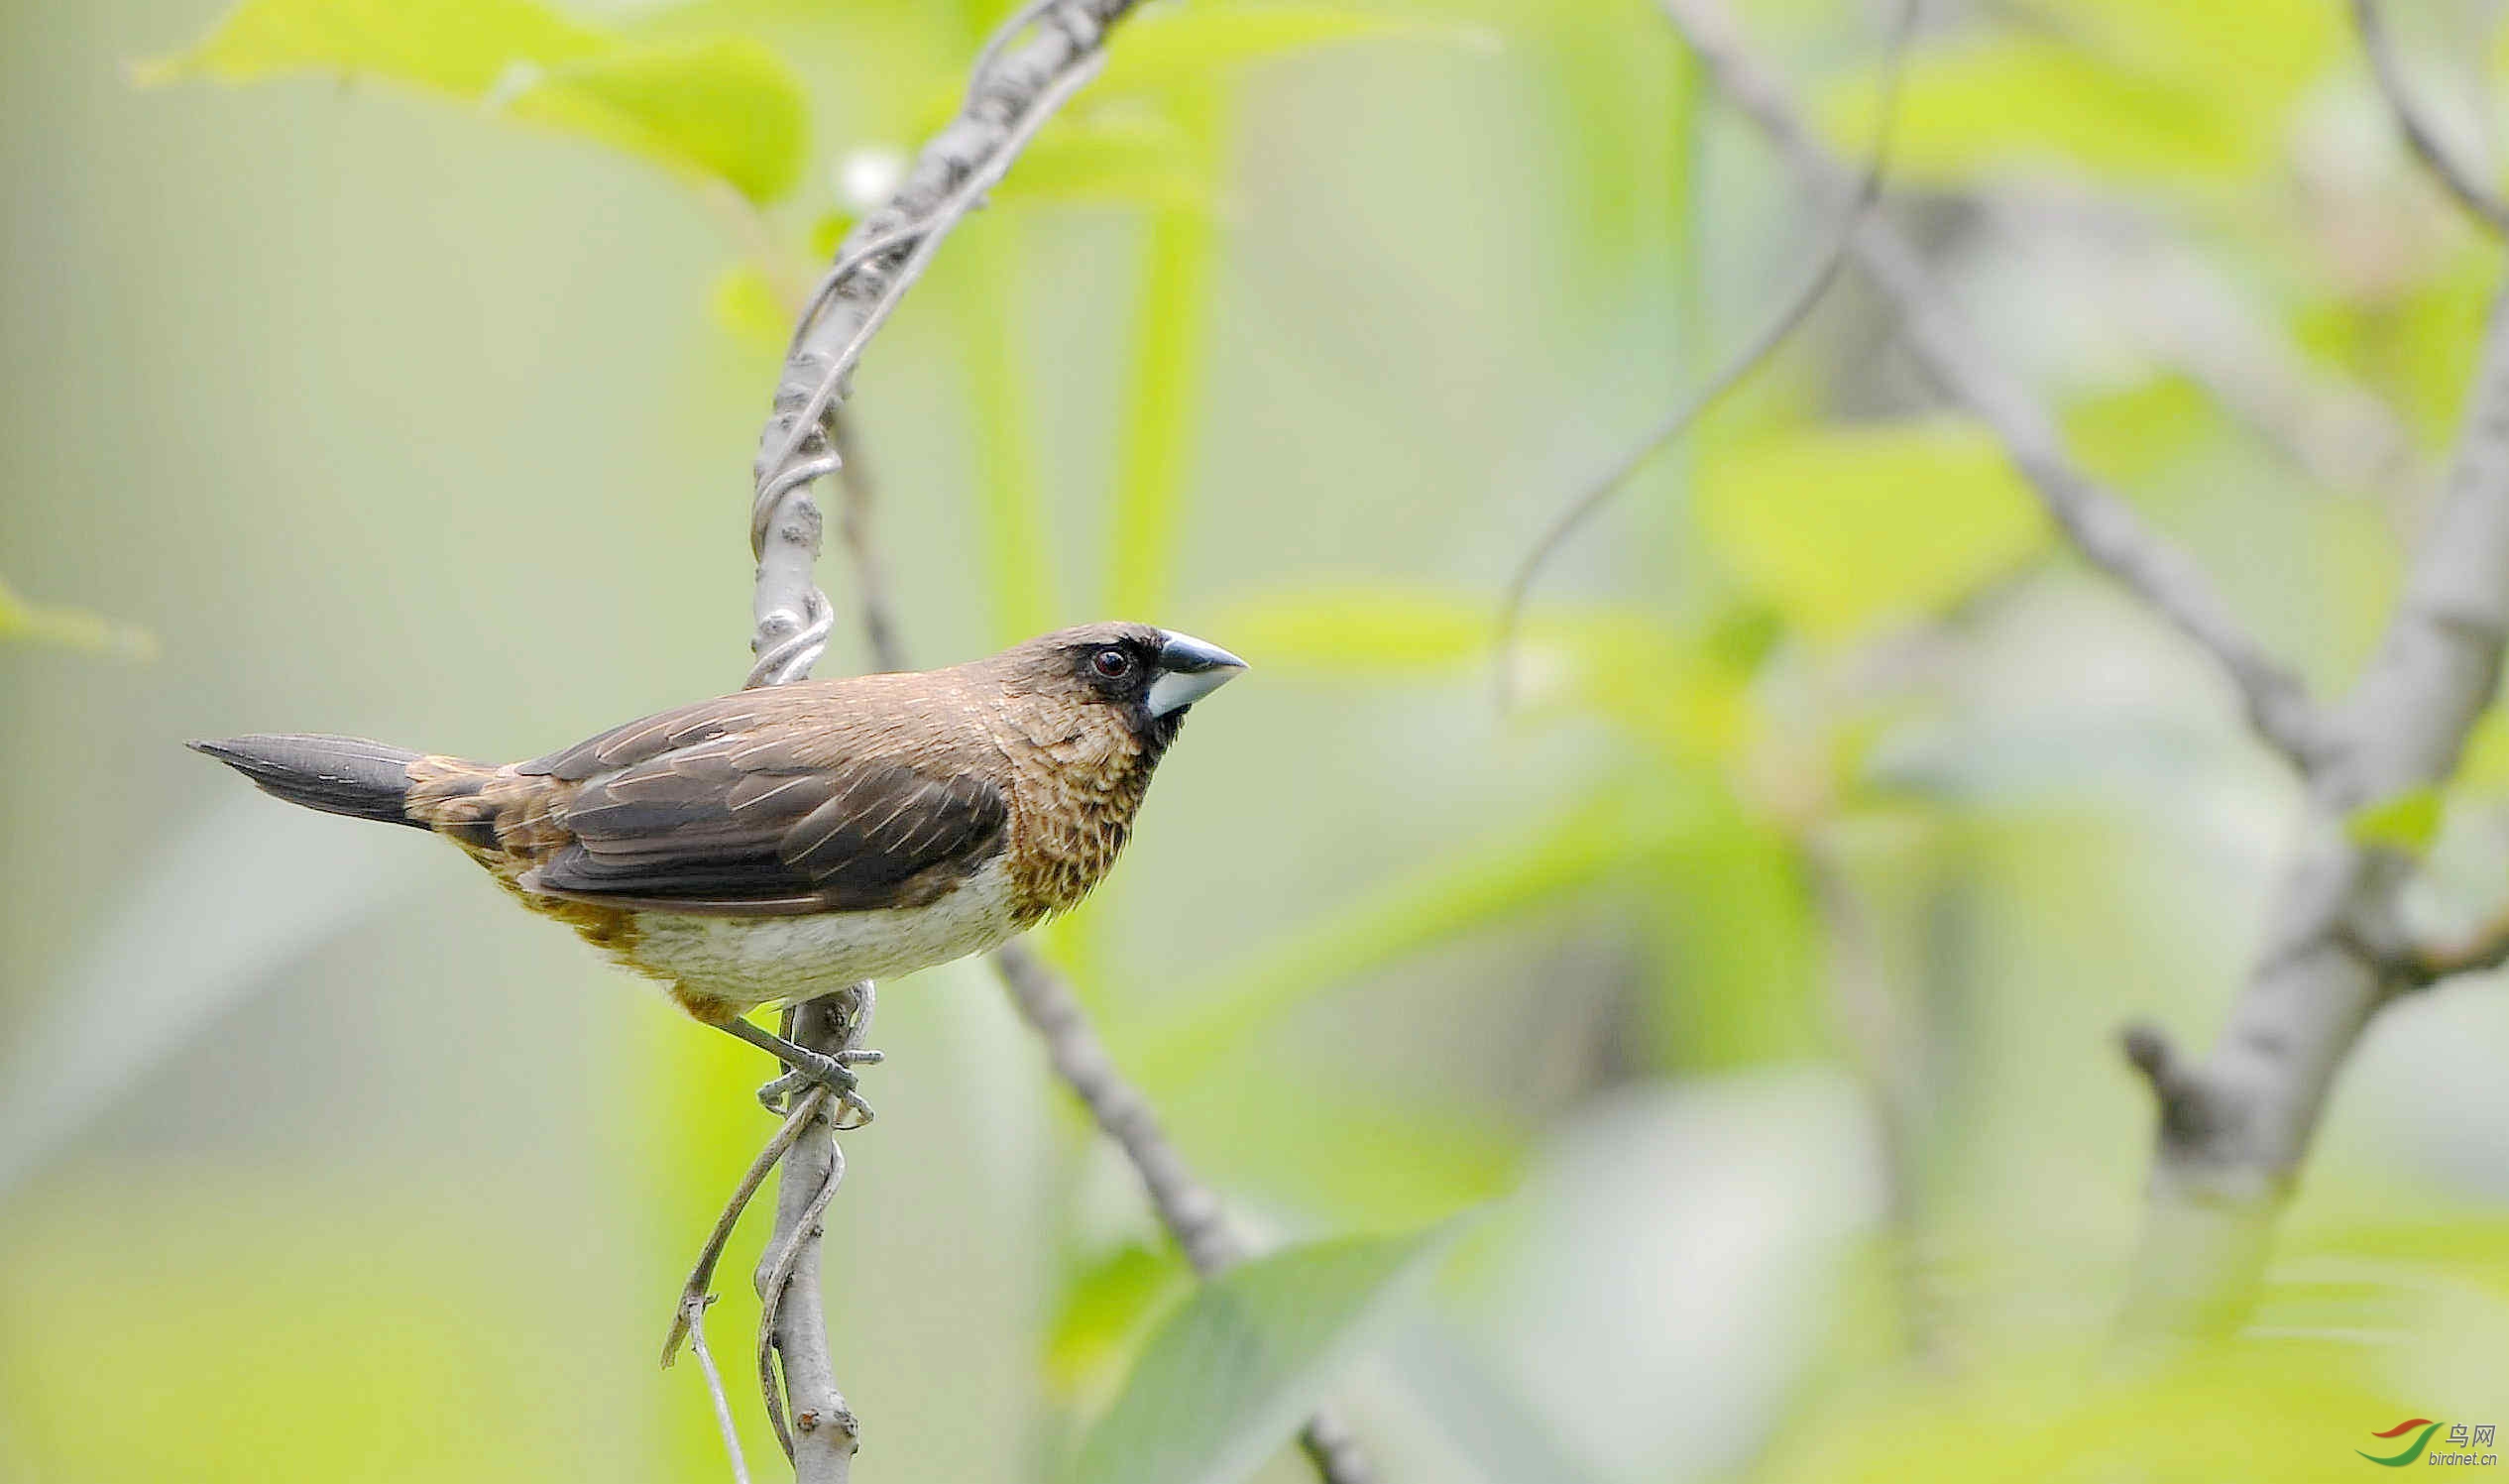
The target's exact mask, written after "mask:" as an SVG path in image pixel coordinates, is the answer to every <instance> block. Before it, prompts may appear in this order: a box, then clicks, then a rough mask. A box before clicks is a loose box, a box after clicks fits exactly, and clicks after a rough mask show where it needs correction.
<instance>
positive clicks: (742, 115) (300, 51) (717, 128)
mask: <svg viewBox="0 0 2509 1484" xmlns="http://www.w3.org/2000/svg"><path fill="white" fill-rule="evenodd" d="M305 71H334V72H345V73H348V74H350V75H353V76H372V77H382V78H386V79H389V80H391V81H395V82H400V83H406V84H409V85H411V86H416V87H423V88H428V89H431V90H433V91H437V92H443V93H449V94H451V95H452V96H454V97H457V98H461V99H464V100H466V101H469V102H474V103H479V104H481V105H483V106H484V107H487V108H490V109H493V110H497V111H501V112H503V113H506V114H509V115H511V116H513V117H514V118H517V119H523V120H527V121H530V122H533V123H537V124H542V125H545V126H547V127H550V128H554V129H558V130H561V131H564V132H567V133H571V134H576V135H580V136H583V137H586V138H590V139H594V140H598V141H600V142H601V143H603V144H606V145H609V146H611V147H612V148H614V149H619V150H622V151H625V152H627V153H628V154H632V155H636V156H638V157H641V158H643V159H647V160H651V161H654V162H656V163H658V164H661V165H663V166H665V167H667V168H669V169H671V170H673V171H678V172H680V173H682V174H692V175H700V176H705V177H709V178H714V179H720V180H722V181H724V182H726V183H727V184H729V185H731V186H732V187H733V188H734V189H736V190H738V191H740V192H741V194H742V195H745V196H747V197H748V198H749V199H750V200H752V201H759V202H764V201H768V200H772V199H774V198H775V197H777V196H779V195H781V194H783V193H784V192H785V191H786V190H788V189H790V188H791V186H792V184H793V181H794V180H795V179H796V178H797V177H798V176H799V174H800V171H801V162H802V154H803V150H804V148H805V145H806V143H807V139H808V133H809V129H808V122H807V110H806V107H805V105H804V103H803V95H802V90H801V84H800V82H799V81H798V79H796V78H795V77H794V76H793V74H792V70H791V68H789V67H787V66H786V65H785V64H784V62H783V60H782V59H781V58H780V57H777V56H776V55H775V54H774V53H773V52H770V51H768V50H767V49H766V48H765V47H764V46H763V45H761V44H760V43H758V42H755V41H752V40H749V39H746V38H692V39H688V40H666V41H654V42H630V41H626V40H623V39H621V38H619V37H615V36H612V35H610V34H608V33H606V32H601V31H596V30H594V29H592V28H590V27H587V26H583V25H580V24H578V23H576V22H574V21H571V20H568V19H567V18H565V17H564V16H562V15H560V14H558V13H557V12H555V11H553V10H550V9H548V8H546V7H544V6H541V5H537V4H533V3H531V0H244V3H243V4H241V5H239V6H237V7H236V8H235V9H234V10H232V11H230V12H228V14H227V17H226V19H225V20H223V21H221V22H220V23H219V24H218V26H217V28H216V29H215V30H213V31H211V32H210V34H209V35H208V37H207V38H205V39H204V40H202V41H201V42H200V44H199V45H197V46H195V47H193V48H191V49H190V50H189V51H187V52H183V53H180V54H178V55H176V56H173V57H166V58H163V59H161V60H158V61H155V62H150V63H148V64H146V65H144V66H142V67H141V68H140V69H139V73H138V75H139V78H140V80H141V81H142V82H144V83H160V82H169V81H174V80H177V79H182V78H190V77H207V78H211V79H214V80H216V81H220V82H228V83H245V82H258V81H261V80H263V79H265V78H269V77H275V76H284V75H286V74H289V73H295V72H305Z"/></svg>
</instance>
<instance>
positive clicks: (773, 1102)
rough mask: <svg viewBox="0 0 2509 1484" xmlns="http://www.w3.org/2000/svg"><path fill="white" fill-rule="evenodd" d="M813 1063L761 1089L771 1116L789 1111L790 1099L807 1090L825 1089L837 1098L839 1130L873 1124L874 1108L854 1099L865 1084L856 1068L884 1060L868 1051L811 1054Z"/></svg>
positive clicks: (760, 1092)
mask: <svg viewBox="0 0 2509 1484" xmlns="http://www.w3.org/2000/svg"><path fill="white" fill-rule="evenodd" d="M806 1055H807V1056H808V1057H809V1058H810V1060H808V1061H806V1062H802V1063H799V1064H798V1065H796V1066H794V1067H793V1068H792V1070H791V1071H788V1072H786V1073H785V1074H784V1075H783V1076H781V1077H779V1078H777V1079H775V1080H774V1081H773V1082H770V1083H767V1084H765V1085H763V1086H761V1087H759V1088H758V1102H759V1103H760V1104H761V1105H762V1106H764V1107H765V1108H766V1110H767V1111H768V1112H770V1113H784V1112H788V1111H790V1099H791V1098H792V1097H793V1096H794V1095H795V1094H796V1093H799V1092H800V1091H802V1090H803V1089H804V1088H807V1087H825V1088H827V1089H828V1090H829V1091H830V1092H832V1093H834V1094H836V1102H837V1111H836V1124H837V1127H838V1128H840V1129H856V1128H860V1127H861V1126H862V1125H864V1124H866V1123H868V1122H870V1121H871V1119H872V1117H873V1116H874V1114H873V1113H872V1111H871V1105H870V1104H869V1103H867V1102H864V1101H863V1100H862V1099H861V1098H860V1097H858V1096H856V1095H855V1089H856V1088H857V1087H859V1086H860V1085H861V1083H862V1080H861V1079H860V1078H858V1077H855V1075H854V1072H853V1069H854V1068H855V1067H871V1066H876V1065H878V1064H879V1063H880V1062H881V1061H883V1060H885V1059H884V1058H883V1057H882V1056H881V1055H880V1053H878V1052H876V1051H871V1050H868V1049H867V1048H866V1049H848V1050H845V1051H840V1052H836V1053H833V1054H828V1053H822V1052H808V1053H806Z"/></svg>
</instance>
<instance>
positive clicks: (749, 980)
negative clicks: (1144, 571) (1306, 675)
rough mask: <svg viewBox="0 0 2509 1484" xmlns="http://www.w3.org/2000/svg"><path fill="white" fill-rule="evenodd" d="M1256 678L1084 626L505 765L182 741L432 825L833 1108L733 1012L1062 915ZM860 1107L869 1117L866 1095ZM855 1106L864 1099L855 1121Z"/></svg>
mask: <svg viewBox="0 0 2509 1484" xmlns="http://www.w3.org/2000/svg"><path fill="white" fill-rule="evenodd" d="M1244 669H1245V661H1243V660H1241V659H1239V658H1237V657H1236V656H1235V655H1233V654H1231V653H1229V652H1228V651H1227V650H1225V649H1222V648H1219V647H1218V646H1216V645H1213V644H1207V643H1204V642H1202V641H1201V640H1200V639H1196V638H1190V637H1188V636H1186V635H1184V634H1181V633H1171V632H1168V631H1167V630H1165V629H1159V628H1150V627H1149V626H1147V625H1142V624H1093V625H1088V626H1085V627H1083V628H1066V629H1062V630H1060V631H1058V632H1055V633H1049V634H1046V635H1045V636H1043V637H1042V638H1034V639H1030V640H1029V641H1028V642H1026V643H1024V644H1018V645H1015V646H1013V647H1011V648H1009V649H1005V650H1003V651H1002V652H1001V653H999V654H996V655H993V656H991V657H990V658H986V659H979V660H974V661H972V662H970V663H968V664H962V665H953V666H951V667H950V668H948V669H942V670H927V671H921V672H914V673H892V674H879V675H857V676H854V677H851V678H849V679H844V680H814V681H805V682H802V683H799V684H795V685H786V686H777V687H773V688H770V689H763V690H750V691H742V692H741V693H740V694H738V695H732V696H725V697H722V698H721V699H719V700H713V701H700V702H698V703H697V704H695V705H693V706H683V707H681V708H679V709H678V710H676V711H666V712H662V713H660V714H659V715H656V716H649V717H645V718H642V719H641V720H638V721H633V722H629V723H627V725H626V726H624V727H614V728H612V729H611V730H609V731H607V732H604V733H602V734H601V735H600V736H598V737H594V738H592V739H590V740H588V741H585V742H578V743H576V744H575V745H574V746H571V747H567V748H564V749H562V750H559V751H556V752H551V753H549V754H548V755H546V756H544V757H537V758H533V759H532V760H531V761H529V762H513V763H507V764H505V765H504V766H502V767H501V766H498V765H496V764H494V763H485V762H472V761H468V760H466V759H464V758H459V757H447V756H442V755H439V754H433V753H421V752H413V751H409V750H407V749H405V748H401V747H394V746H388V745H386V744H384V743H382V742H365V741H362V740H359V739H356V738H346V737H324V736H311V735H291V736H251V737H237V738H229V739H227V740H226V741H223V742H193V743H191V745H192V746H193V747H194V748H196V749H198V750H199V751H202V752H206V753H208V754H209V755H210V756H212V757H215V758H217V759H218V760H219V761H221V762H224V763H226V764H228V765H229V766H231V767H233V768H235V769H236V770H237V771H239V772H241V773H243V774H244V775H245V776H246V777H248V778H250V779H252V780H253V782H254V783H255V784H257V785H259V786H260V787H261V789H262V790H263V791H264V792H266V793H270V794H273V795H276V796H277V797H279V798H282V799H285V800H287V801H288V802H289V803H291V804H302V805H304V806H305V807H306V808H309V809H320V810H325V811H328V812H329V813H332V814H345V815H349V816H352V817H354V818H357V819H371V820H381V821H384V822H386V823H388V824H396V825H412V826H415V827H417V828H419V829H424V830H432V831H434V832H435V833H436V834H439V835H442V836H444V837H446V838H447V839H449V840H451V841H452V842H453V843H454V844H456V845H458V846H460V847H461V848H462V849H463V850H465V851H467V852H468V853H469V854H470V856H471V858H473V859H474V860H477V861H478V862H479V863H480V864H482V865H484V866H486V867H488V869H489V870H490V872H492V873H493V874H494V875H495V876H496V877H497V879H498V880H499V881H501V882H503V883H504V884H505V885H506V886H507V888H508V889H510V890H512V891H513V893H514V894H515V895H516V896H517V897H519V898H520V899H521V901H522V903H523V905H525V906H527V907H529V908H531V909H532V910H533V911H535V912H539V913H541V914H542V915H544V916H548V917H554V918H556V919H558V920H559V921H561V922H564V923H566V924H568V925H569V926H571V927H573V928H574V929H575V931H576V932H578V933H580V934H582V935H583V936H584V937H585V938H586V939H587V940H588V941H590V942H591V943H592V944H594V945H595V946H596V947H598V948H600V949H602V950H603V951H604V952H606V953H608V954H609V955H610V956H611V957H612V958H614V959H616V960H618V961H619V962H620V963H622V964H625V965H627V967H628V968H630V969H634V970H638V971H640V972H643V973H646V974H649V975H651V976H652V977H654V978H657V979H660V980H661V981H663V982H664V983H665V984H667V985H668V986H669V990H670V994H671V997H672V998H673V999H675V1000H677V1001H678V1002H679V1005H680V1007H681V1008H682V1009H685V1010H686V1011H687V1012H688V1013H689V1014H691V1015H694V1016H695V1017H697V1018H698V1019H699V1020H702V1021H704V1022H705V1023H707V1024H708V1025H712V1026H717V1027H720V1028H722V1029H724V1030H726V1031H729V1032H731V1033H732V1034H733V1035H735V1036H738V1037H740V1038H741V1040H743V1041H747V1042H749V1043H751V1044H752V1045H755V1046H759V1047H762V1048H764V1049H765V1050H767V1051H770V1052H773V1053H774V1054H775V1055H776V1056H778V1057H780V1058H782V1059H783V1061H784V1062H785V1063H786V1064H787V1065H789V1066H790V1067H791V1068H792V1069H793V1072H792V1074H790V1075H789V1076H788V1077H786V1078H783V1079H779V1081H778V1082H777V1083H772V1084H768V1086H767V1087H766V1088H764V1089H761V1093H762V1095H765V1096H768V1097H769V1099H770V1101H771V1100H772V1098H773V1097H774V1096H776V1095H778V1094H780V1093H781V1092H783V1091H787V1090H790V1089H791V1087H792V1086H794V1085H796V1084H798V1081H801V1080H807V1081H810V1082H816V1083H820V1084H825V1085H827V1086H829V1087H830V1088H832V1089H834V1090H835V1091H836V1092H837V1093H838V1094H839V1095H840V1096H842V1097H846V1098H847V1099H849V1100H850V1101H852V1100H855V1099H854V1098H853V1092H854V1086H855V1079H854V1076H853V1074H852V1073H851V1072H850V1071H848V1070H847V1068H846V1067H845V1066H844V1065H842V1063H843V1062H844V1061H845V1060H849V1059H850V1060H859V1061H869V1060H875V1059H876V1057H877V1053H857V1054H853V1055H852V1056H851V1057H850V1058H838V1057H828V1056H822V1055H820V1054H818V1053H816V1052H812V1051H808V1050H806V1049H804V1048H802V1047H799V1046H795V1045H793V1044H792V1043H791V1042H789V1041H787V1040H785V1039H784V1038H783V1037H781V1036H777V1035H775V1034H773V1033H772V1032H770V1031H767V1030H765V1029H763V1028H761V1027H759V1026H756V1025H753V1024H751V1023H750V1022H748V1021H747V1020H745V1019H743V1018H741V1017H742V1016H743V1014H744V1013H745V1012H747V1011H749V1010H751V1009H754V1008H756V1007H757V1006H759V1005H764V1004H774V1003H792V1002H798V1001H801V1000H805V999H810V998H812V997H814V996H817V995H820V994H825V993H828V992H831V991H833V990H837V989H841V988H844V987H846V986H848V985H850V984H853V983H855V982H857V981H859V980H863V979H877V978H887V977H889V976H891V975H894V974H900V973H909V972H912V971H914V970H918V969H928V968H931V967H932V966H934V965H936V964H946V963H948V962H950V961H951V960H953V959H959V958H964V957H966V956H967V955H969V954H975V953H982V952H984V951H985V950H988V949H992V948H996V947H999V946H1000V945H1001V944H1002V943H1004V942H1005V941H1007V940H1008V939H1010V938H1011V937H1013V936H1014V935H1016V934H1018V933H1020V932H1023V931H1025V930H1026V929H1028V928H1031V927H1034V926H1035V925H1036V924H1037V923H1038V922H1040V921H1042V920H1043V919H1045V918H1046V917H1048V916H1050V915H1052V914H1054V913H1057V912H1062V911H1065V910H1067V909H1069V908H1071V907H1074V906H1077V905H1078V904H1079V903H1080V901H1081V899H1082V898H1083V897H1084V896H1086V895H1087V894H1088V892H1089V889H1090V888H1091V887H1093V886H1095V885H1096V884H1097V882H1098V880H1099V879H1100V878H1101V877H1103V876H1104V875H1105V874H1106V870H1107V867H1108V866H1110V865H1112V864H1113V863H1114V860H1115V856H1116V853H1117V852H1119V851H1121V850H1122V849H1123V847H1124V841H1125V839H1126V837H1127V836H1129V835H1130V834H1131V831H1132V821H1133V813H1134V811H1135V810H1137V809H1138V808H1139V807H1140V805H1141V798H1142V794H1143V792H1144V791H1145V790H1147V789H1148V788H1149V786H1150V774H1151V770H1152V769H1153V768H1155V767H1157V766H1158V763H1159V758H1160V757H1161V756H1162V755H1163V754H1164V753H1165V752H1166V751H1167V749H1168V746H1169V744H1170V743H1171V742H1174V741H1175V740H1176V735H1177V729H1178V728H1179V727H1181V726H1183V725H1184V722H1185V713H1186V708H1188V707H1190V706H1191V705H1193V704H1194V703H1195V702H1196V701H1198V700H1200V699H1201V698H1202V697H1204V696H1206V695H1208V694H1210V693H1211V692H1212V691H1214V690H1216V689H1218V688H1219V687H1220V686H1222V685H1224V684H1226V683H1227V682H1228V681H1229V680H1231V679H1233V678H1235V676H1236V675H1237V674H1238V673H1239V672H1240V671H1242V670H1244ZM856 1106H857V1107H858V1106H859V1104H858V1101H856ZM861 1111H862V1113H863V1114H864V1115H866V1116H867V1113H868V1109H862V1110H861Z"/></svg>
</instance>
